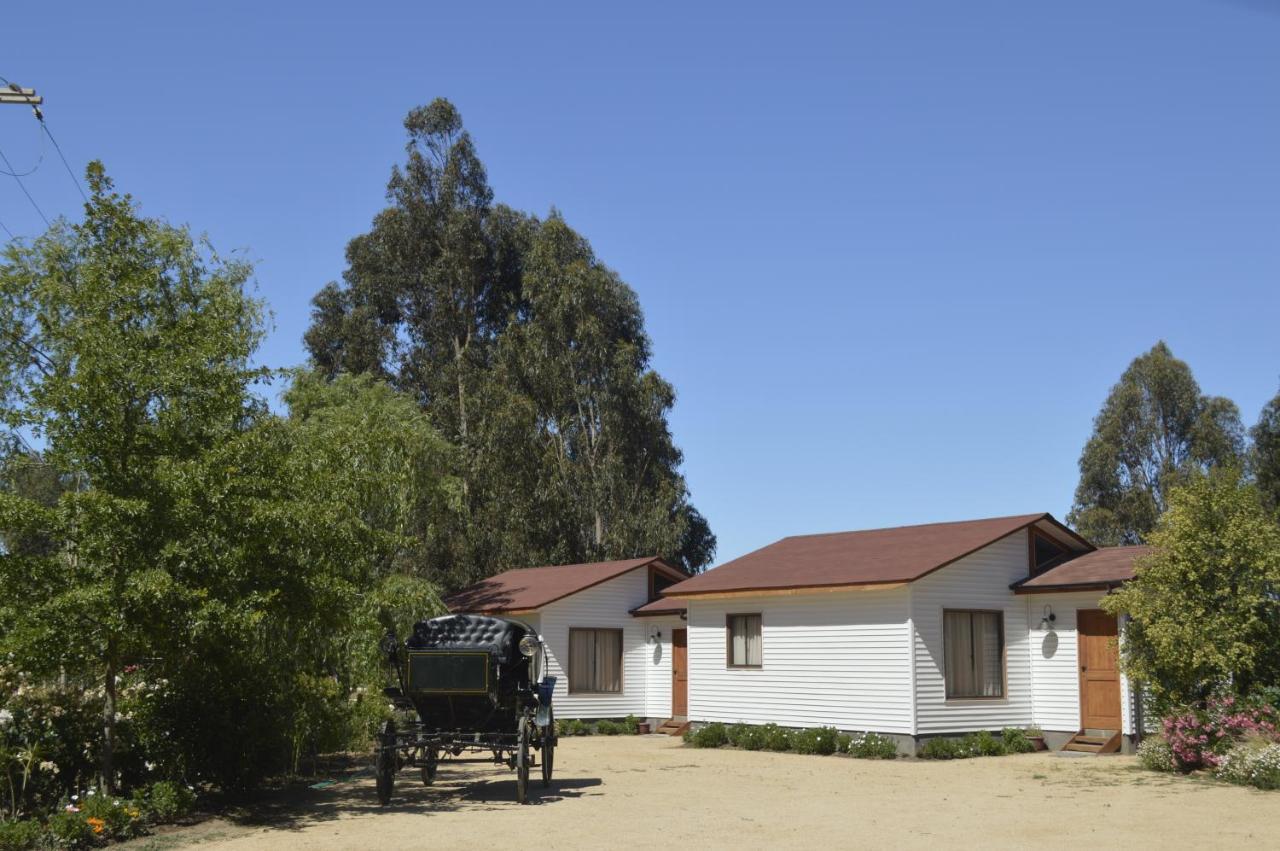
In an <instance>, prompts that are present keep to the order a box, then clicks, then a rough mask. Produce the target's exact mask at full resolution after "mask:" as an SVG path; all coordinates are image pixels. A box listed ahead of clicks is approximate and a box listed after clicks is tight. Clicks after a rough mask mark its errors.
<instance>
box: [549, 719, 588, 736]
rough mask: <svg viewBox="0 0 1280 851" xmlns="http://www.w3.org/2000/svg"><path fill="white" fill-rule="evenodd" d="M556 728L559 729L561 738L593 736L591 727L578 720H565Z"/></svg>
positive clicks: (557, 723) (558, 722)
mask: <svg viewBox="0 0 1280 851" xmlns="http://www.w3.org/2000/svg"><path fill="white" fill-rule="evenodd" d="M556 727H557V728H558V729H559V731H560V732H559V735H561V736H589V735H591V725H590V724H587V723H586V722H584V721H579V720H578V719H577V718H565V719H564V720H561V721H557V722H556Z"/></svg>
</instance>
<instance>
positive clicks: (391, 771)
mask: <svg viewBox="0 0 1280 851" xmlns="http://www.w3.org/2000/svg"><path fill="white" fill-rule="evenodd" d="M395 746H396V725H395V722H393V721H387V722H386V723H385V724H383V725H382V730H381V731H380V732H379V733H378V753H377V755H376V757H375V758H374V773H375V774H376V775H377V779H378V803H380V804H382V805H383V806H384V807H385V806H386V805H387V804H389V803H391V788H392V786H394V785H395V781H396V768H397V765H396V761H397V760H396V750H395Z"/></svg>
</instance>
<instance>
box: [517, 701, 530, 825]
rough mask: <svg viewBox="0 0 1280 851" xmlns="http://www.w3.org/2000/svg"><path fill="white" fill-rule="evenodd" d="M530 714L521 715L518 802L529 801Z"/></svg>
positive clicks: (518, 750) (518, 753)
mask: <svg viewBox="0 0 1280 851" xmlns="http://www.w3.org/2000/svg"><path fill="white" fill-rule="evenodd" d="M530 734H531V731H530V729H529V716H528V715H521V716H520V745H519V747H518V748H517V750H516V802H517V803H520V804H527V803H529V739H530Z"/></svg>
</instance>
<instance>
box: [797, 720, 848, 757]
mask: <svg viewBox="0 0 1280 851" xmlns="http://www.w3.org/2000/svg"><path fill="white" fill-rule="evenodd" d="M839 736H840V733H839V731H838V730H836V728H834V727H809V728H807V729H804V730H797V731H796V732H795V733H794V734H793V735H792V737H791V747H792V749H793V750H795V752H796V753H805V754H819V755H821V756H828V755H830V754H833V753H835V752H836V740H837V739H838V738H839Z"/></svg>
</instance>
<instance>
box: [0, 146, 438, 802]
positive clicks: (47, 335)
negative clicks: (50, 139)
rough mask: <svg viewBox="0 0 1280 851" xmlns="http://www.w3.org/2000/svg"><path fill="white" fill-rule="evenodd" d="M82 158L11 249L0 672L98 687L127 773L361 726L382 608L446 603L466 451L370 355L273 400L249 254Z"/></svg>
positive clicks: (264, 752)
mask: <svg viewBox="0 0 1280 851" xmlns="http://www.w3.org/2000/svg"><path fill="white" fill-rule="evenodd" d="M88 178H89V184H90V187H91V189H92V198H91V200H90V203H89V204H88V206H87V210H86V217H85V220H84V221H83V222H82V223H80V224H77V225H74V226H68V225H65V224H59V225H56V226H55V227H54V228H53V229H51V231H50V232H49V233H48V234H46V235H45V236H43V237H41V238H40V239H38V240H36V241H35V242H34V243H33V244H31V245H29V246H28V245H19V244H11V245H10V246H9V248H8V249H7V250H6V253H5V257H4V263H3V265H2V266H0V338H2V339H3V341H4V345H3V347H2V351H0V382H2V384H0V389H2V390H3V393H4V400H5V405H4V411H3V413H4V418H5V423H6V425H7V426H8V427H9V428H10V429H11V434H12V435H13V442H14V451H12V452H10V454H9V457H8V459H7V462H6V463H5V465H4V467H3V468H2V472H3V488H0V540H2V541H3V543H4V549H3V552H2V553H0V614H3V619H0V659H2V660H4V665H3V666H0V668H2V670H0V689H8V688H10V687H13V688H16V689H18V690H19V691H21V689H23V688H26V687H27V686H25V685H23V683H28V684H29V683H31V682H33V681H35V682H39V681H43V682H46V683H48V682H57V683H62V684H65V685H64V686H60V688H65V689H69V690H71V691H73V692H75V693H76V694H78V695H79V696H80V698H81V699H86V700H90V701H94V700H96V701H99V702H100V706H101V716H100V717H101V727H100V733H99V735H98V736H97V737H96V740H95V742H94V743H93V744H94V747H95V751H96V753H97V754H98V756H99V764H100V772H101V777H102V779H103V781H104V782H105V784H106V785H108V786H112V785H114V784H115V783H116V782H117V781H118V780H120V779H124V780H125V781H126V782H128V781H129V780H130V778H134V779H136V778H138V777H140V776H142V774H143V773H144V765H145V764H146V763H153V764H154V763H158V764H159V765H160V768H159V769H158V770H160V771H163V772H164V773H167V774H170V775H173V776H184V777H186V778H188V779H196V778H200V777H204V778H209V779H212V780H215V781H217V782H219V783H221V784H223V785H243V784H247V783H251V782H253V781H254V780H256V779H257V778H259V777H261V776H262V775H263V774H264V773H266V772H269V771H273V770H278V769H280V768H287V767H289V766H290V765H296V763H297V761H298V759H299V758H300V755H301V754H302V753H303V752H304V751H306V750H308V749H313V748H316V747H322V746H323V747H338V746H342V745H344V744H345V743H346V741H347V739H344V738H342V737H343V735H347V734H350V733H351V732H352V730H353V726H352V725H353V724H355V725H358V724H359V723H362V722H361V718H362V716H361V715H360V713H358V712H356V713H354V714H353V712H352V711H351V710H350V708H351V707H353V706H356V705H357V704H353V703H351V702H350V701H349V700H348V698H349V697H351V696H352V695H357V694H359V693H360V691H359V690H360V687H361V686H363V685H366V684H369V683H371V682H372V681H373V680H374V679H375V677H374V664H375V659H376V641H377V639H378V637H379V636H380V635H381V634H382V632H383V631H384V628H385V626H389V625H392V624H397V625H399V626H400V627H401V629H404V626H405V624H404V621H405V620H406V619H409V618H416V617H422V616H429V615H431V614H435V613H437V612H438V611H439V610H440V604H439V601H438V597H437V594H436V589H435V586H434V585H433V584H432V582H431V581H430V571H431V565H430V563H429V561H427V560H426V559H425V557H424V553H427V552H430V551H433V549H439V548H440V547H439V546H438V545H437V544H436V542H437V539H439V538H440V537H441V536H442V534H443V533H442V531H441V530H442V529H448V528H450V525H451V522H452V521H451V520H450V519H449V518H450V515H451V513H452V512H454V511H455V510H456V502H457V499H458V496H457V494H458V487H457V485H456V483H455V482H454V479H453V478H452V477H451V475H450V474H449V472H448V471H449V469H450V467H451V466H452V461H451V458H452V452H453V450H452V448H451V447H450V446H449V445H448V444H447V443H446V442H445V441H444V440H443V439H442V438H441V437H440V436H439V434H438V433H437V432H436V431H435V429H434V428H433V427H432V426H431V424H430V423H429V422H428V421H427V419H426V417H425V415H424V414H423V413H422V411H421V410H420V408H419V406H418V405H417V403H416V401H415V400H414V399H412V398H409V397H406V396H404V395H402V394H399V393H397V392H396V391H394V390H392V389H391V388H389V387H388V386H386V385H385V384H384V383H381V382H379V381H377V380H376V379H374V378H371V377H364V378H349V377H344V378H342V379H340V380H338V381H334V382H325V381H320V380H318V379H316V378H315V377H314V376H310V375H307V374H303V373H297V374H295V375H294V381H293V386H292V388H291V390H290V392H289V393H288V395H287V401H288V403H289V405H290V408H291V415H290V416H289V417H288V418H283V417H279V416H275V415H273V414H271V413H269V412H268V411H267V408H266V406H265V404H264V403H263V402H262V400H261V399H260V398H259V397H257V396H256V395H255V394H254V393H253V392H252V386H253V382H254V381H255V380H256V379H257V378H258V377H260V376H261V375H263V372H262V371H261V370H259V369H255V368H252V367H251V366H250V358H251V355H252V353H253V351H254V348H255V346H256V345H257V343H258V341H259V340H260V338H261V334H262V309H261V305H260V304H259V303H258V302H256V301H255V300H254V299H252V298H250V297H249V296H248V295H247V294H246V292H245V289H246V284H247V281H248V279H249V276H250V274H251V270H250V268H249V267H248V266H247V265H246V264H243V263H240V262H227V261H223V260H221V259H219V258H218V257H217V256H216V255H215V254H214V253H213V252H212V251H211V250H209V249H208V248H207V247H202V246H201V245H200V244H199V243H197V242H196V241H195V240H193V239H192V238H191V236H190V234H189V233H188V232H187V231H186V230H185V229H182V228H175V227H172V226H170V225H168V224H165V223H163V222H160V221H157V220H154V219H147V218H143V217H141V216H140V215H139V214H138V212H137V210H136V207H135V205H134V204H133V202H132V200H131V199H130V198H129V197H128V196H124V195H119V194H117V193H115V192H114V190H113V188H112V185H111V182H110V181H109V180H108V179H107V178H106V176H105V174H104V172H103V171H102V169H101V167H100V166H98V165H96V164H95V165H94V166H91V168H90V170H89V174H88ZM20 435H28V436H29V440H30V441H32V442H35V443H37V444H38V445H39V450H38V451H37V450H34V449H29V448H27V447H26V441H27V439H24V438H21V437H20ZM409 609H412V611H410V610H409ZM15 693H16V692H15ZM379 705H380V704H379V702H376V701H375V702H373V703H371V704H367V708H368V709H369V711H371V712H377V711H378V706H379ZM364 720H368V719H364Z"/></svg>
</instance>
